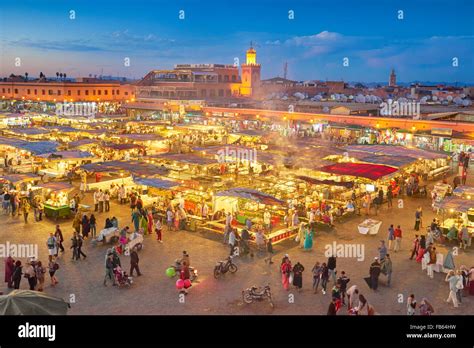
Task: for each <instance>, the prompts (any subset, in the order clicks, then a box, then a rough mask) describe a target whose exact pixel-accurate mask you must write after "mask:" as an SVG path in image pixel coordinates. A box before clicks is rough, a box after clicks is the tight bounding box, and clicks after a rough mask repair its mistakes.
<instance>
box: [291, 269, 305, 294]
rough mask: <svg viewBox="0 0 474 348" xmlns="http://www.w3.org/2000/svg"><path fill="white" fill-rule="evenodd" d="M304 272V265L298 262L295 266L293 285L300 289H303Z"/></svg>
mask: <svg viewBox="0 0 474 348" xmlns="http://www.w3.org/2000/svg"><path fill="white" fill-rule="evenodd" d="M303 272H304V267H303V265H302V264H301V263H299V262H297V263H296V265H294V267H293V285H294V286H295V287H296V288H297V289H298V291H301V289H302V288H303Z"/></svg>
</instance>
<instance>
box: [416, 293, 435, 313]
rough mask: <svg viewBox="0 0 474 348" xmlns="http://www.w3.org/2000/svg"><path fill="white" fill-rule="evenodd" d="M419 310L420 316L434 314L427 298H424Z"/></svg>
mask: <svg viewBox="0 0 474 348" xmlns="http://www.w3.org/2000/svg"><path fill="white" fill-rule="evenodd" d="M418 309H419V310H420V315H431V314H433V313H434V308H433V306H432V305H431V303H429V302H428V300H427V299H426V297H423V300H421V304H420V306H419V307H418Z"/></svg>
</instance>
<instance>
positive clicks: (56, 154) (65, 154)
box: [38, 151, 94, 160]
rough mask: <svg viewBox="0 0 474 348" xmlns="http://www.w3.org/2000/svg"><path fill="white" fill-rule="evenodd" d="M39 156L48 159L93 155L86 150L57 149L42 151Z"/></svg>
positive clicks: (89, 156)
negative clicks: (48, 151)
mask: <svg viewBox="0 0 474 348" xmlns="http://www.w3.org/2000/svg"><path fill="white" fill-rule="evenodd" d="M38 157H41V158H48V159H53V160H54V159H62V158H64V159H75V158H91V157H94V155H92V154H91V153H90V152H87V151H57V152H51V153H44V154H42V155H39V156H38Z"/></svg>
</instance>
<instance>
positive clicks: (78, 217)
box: [72, 213, 81, 234]
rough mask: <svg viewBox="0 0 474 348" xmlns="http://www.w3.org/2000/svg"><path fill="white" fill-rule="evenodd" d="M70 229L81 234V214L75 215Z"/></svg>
mask: <svg viewBox="0 0 474 348" xmlns="http://www.w3.org/2000/svg"><path fill="white" fill-rule="evenodd" d="M72 228H74V230H75V231H76V232H77V233H78V234H79V233H80V232H81V213H77V214H76V216H75V217H74V220H73V222H72Z"/></svg>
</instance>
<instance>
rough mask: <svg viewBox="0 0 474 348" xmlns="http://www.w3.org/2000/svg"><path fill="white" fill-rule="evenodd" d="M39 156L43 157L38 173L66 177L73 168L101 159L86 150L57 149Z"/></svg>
mask: <svg viewBox="0 0 474 348" xmlns="http://www.w3.org/2000/svg"><path fill="white" fill-rule="evenodd" d="M37 157H38V158H39V159H41V164H40V167H39V168H38V174H39V175H41V176H44V177H48V178H62V177H65V176H66V175H67V174H68V172H69V171H70V170H71V169H73V168H75V167H77V166H80V165H82V164H86V163H90V162H94V161H98V160H99V159H98V158H95V157H94V155H92V154H91V153H90V152H85V151H56V152H52V153H45V154H41V155H39V156H37Z"/></svg>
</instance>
